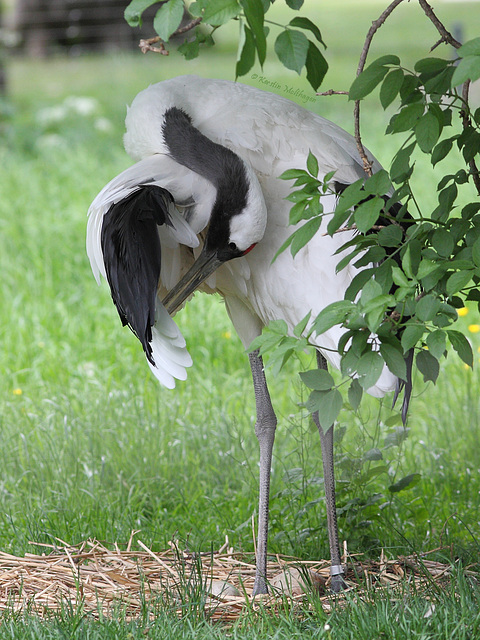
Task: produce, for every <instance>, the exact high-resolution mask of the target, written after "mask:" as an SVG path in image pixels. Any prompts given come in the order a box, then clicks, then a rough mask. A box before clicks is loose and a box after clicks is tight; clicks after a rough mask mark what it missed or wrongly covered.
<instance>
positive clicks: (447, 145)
mask: <svg viewBox="0 0 480 640" xmlns="http://www.w3.org/2000/svg"><path fill="white" fill-rule="evenodd" d="M452 145H453V139H452V138H447V139H446V140H442V141H441V142H439V143H438V144H437V145H436V147H435V148H434V149H433V151H432V165H433V166H435V165H436V164H437V162H440V160H443V159H444V158H445V157H446V156H447V155H448V154H449V153H450V150H451V148H452Z"/></svg>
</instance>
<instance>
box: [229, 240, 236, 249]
mask: <svg viewBox="0 0 480 640" xmlns="http://www.w3.org/2000/svg"><path fill="white" fill-rule="evenodd" d="M228 248H229V249H231V250H232V251H236V250H237V245H236V244H235V242H230V244H229V245H228Z"/></svg>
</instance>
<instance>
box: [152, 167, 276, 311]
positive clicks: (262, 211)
mask: <svg viewBox="0 0 480 640" xmlns="http://www.w3.org/2000/svg"><path fill="white" fill-rule="evenodd" d="M232 156H235V160H233V159H232V158H231V157H230V160H231V161H232V163H233V167H230V166H228V165H229V162H230V160H229V159H228V158H229V156H224V160H226V165H225V166H224V170H223V172H222V178H221V179H220V180H219V181H218V183H217V185H216V186H217V197H216V200H215V203H214V205H213V208H212V213H211V216H210V222H209V226H208V230H207V235H206V238H205V243H204V245H203V249H202V251H201V253H200V255H199V257H198V258H197V260H196V261H195V262H194V264H193V265H192V267H191V268H190V269H189V270H188V271H187V273H186V274H185V275H184V277H183V278H182V279H181V280H180V281H179V282H178V283H177V284H176V285H175V286H174V287H173V289H171V290H170V291H169V293H168V294H167V296H166V297H165V298H164V300H163V304H164V306H165V307H166V308H167V311H168V313H169V314H173V313H175V312H176V311H177V309H178V308H179V307H180V306H181V305H182V304H183V302H184V301H185V300H186V299H187V298H188V297H189V296H190V295H191V294H192V293H194V292H195V291H196V290H197V289H198V287H199V286H200V285H201V284H202V282H204V281H205V280H206V279H207V278H208V277H209V276H210V275H211V274H212V273H213V272H214V271H215V270H216V269H218V267H220V266H221V265H222V264H224V263H225V262H228V261H229V260H233V259H235V258H241V257H242V256H245V255H247V253H249V252H250V251H252V250H253V249H254V248H255V246H256V245H257V243H258V242H260V240H261V239H262V238H263V235H264V233H265V227H266V224H267V208H266V204H265V200H264V198H263V193H262V189H261V187H260V184H259V182H258V178H257V176H256V175H255V173H254V171H253V169H252V168H251V167H250V166H249V165H248V164H247V163H245V162H243V161H242V160H240V158H238V156H236V155H235V154H232ZM239 163H240V164H239ZM231 169H233V171H232V170H231Z"/></svg>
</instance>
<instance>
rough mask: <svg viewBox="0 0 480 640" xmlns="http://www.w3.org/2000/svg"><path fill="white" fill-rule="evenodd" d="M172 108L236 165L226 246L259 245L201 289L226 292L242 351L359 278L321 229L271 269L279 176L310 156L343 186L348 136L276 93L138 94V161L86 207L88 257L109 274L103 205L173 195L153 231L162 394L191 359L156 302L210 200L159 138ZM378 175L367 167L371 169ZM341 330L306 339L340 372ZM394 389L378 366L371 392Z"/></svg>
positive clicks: (283, 227) (188, 84)
mask: <svg viewBox="0 0 480 640" xmlns="http://www.w3.org/2000/svg"><path fill="white" fill-rule="evenodd" d="M172 108H176V109H180V110H182V112H185V113H186V114H187V115H188V116H189V118H190V119H191V124H192V125H193V127H195V128H196V129H198V130H199V131H200V132H201V133H202V134H203V135H204V136H206V138H208V139H210V140H211V141H213V142H215V143H217V144H219V145H222V146H223V147H225V148H227V149H230V150H232V151H234V153H235V154H236V155H237V156H238V157H239V158H241V160H242V161H243V163H244V168H245V175H246V178H247V181H248V185H249V188H248V194H247V202H246V206H245V207H244V210H243V211H242V213H241V214H240V215H236V216H234V218H232V224H231V227H230V233H231V236H230V240H232V238H233V239H234V240H235V244H236V245H238V246H239V247H241V248H242V250H243V249H247V247H248V248H250V246H251V245H253V244H255V245H256V246H255V247H254V248H253V250H251V251H249V252H248V253H246V254H245V255H242V256H240V257H237V258H235V259H234V260H229V261H226V262H225V263H224V264H222V265H221V266H219V268H217V269H216V271H215V272H213V273H212V274H211V275H210V276H209V277H208V278H207V279H206V280H205V282H204V283H203V284H202V286H201V288H202V289H203V290H205V291H207V292H209V293H212V292H215V291H216V292H218V293H220V294H221V295H222V296H223V298H224V299H225V303H226V307H227V311H228V313H229V316H230V318H231V320H232V322H233V324H234V327H235V329H236V331H237V333H238V334H239V336H240V338H241V340H242V342H243V344H244V345H245V347H248V346H249V345H250V343H251V341H252V340H253V339H254V338H255V337H256V336H257V335H259V334H260V332H261V331H262V328H263V327H264V326H266V325H267V324H268V323H269V322H270V321H271V320H278V319H283V320H285V322H286V323H287V326H288V328H289V330H290V331H293V328H294V327H295V325H296V324H297V323H298V322H300V320H301V319H302V318H304V317H305V315H306V314H307V313H308V312H311V314H312V317H315V316H316V315H317V314H318V313H319V312H320V311H321V310H322V309H323V308H324V307H326V306H327V305H328V304H330V303H332V302H335V301H337V300H341V299H343V297H344V294H345V291H346V289H347V287H348V285H349V284H350V282H351V280H352V278H353V277H354V275H355V274H356V270H355V268H354V267H351V266H350V267H347V268H345V269H343V270H342V271H341V272H339V273H336V265H337V263H338V261H339V259H340V257H339V256H335V255H334V254H335V252H336V251H337V249H338V248H339V247H340V246H341V245H342V244H344V243H345V241H346V240H347V238H346V237H345V234H343V233H342V234H337V235H335V236H333V237H330V236H328V235H324V226H325V225H322V227H321V228H320V231H319V232H318V233H317V234H316V236H315V237H314V238H313V239H312V240H311V241H310V242H309V243H308V245H307V246H306V247H305V248H304V249H302V250H301V251H300V252H299V253H298V254H297V255H296V257H295V258H293V257H292V256H291V254H290V252H289V251H288V250H287V251H284V252H283V253H282V254H281V255H280V256H279V257H278V258H277V259H276V260H275V262H273V263H272V259H273V257H274V255H275V253H276V252H277V250H278V248H279V247H280V246H281V245H282V244H283V242H284V241H285V240H286V239H287V237H288V236H289V235H290V234H291V233H292V232H293V231H294V228H293V227H291V226H289V224H288V219H289V210H290V207H291V203H290V202H289V201H287V200H285V197H286V196H287V195H288V193H289V192H290V191H291V183H290V182H288V181H283V180H279V179H278V177H279V176H280V175H281V174H282V173H283V172H284V171H285V170H287V169H292V168H303V167H305V164H306V159H307V156H308V153H309V151H310V150H311V151H312V153H313V154H314V155H315V156H316V157H317V159H318V163H319V167H320V173H321V174H323V175H325V174H327V173H329V172H331V171H335V180H336V181H338V182H340V183H344V184H350V183H352V182H354V181H356V180H358V179H359V178H361V177H363V176H364V172H363V166H362V163H361V159H360V157H359V154H358V151H357V148H356V144H355V140H354V138H353V137H352V136H351V135H349V134H348V133H346V132H345V131H344V130H343V129H341V128H339V127H338V126H336V125H334V124H333V123H331V122H329V121H328V120H325V119H324V118H322V117H320V116H318V115H316V114H314V113H311V112H309V111H307V110H305V109H303V108H302V107H300V106H298V105H296V104H295V103H293V102H291V101H289V100H286V99H284V98H282V97H280V96H277V95H274V94H271V93H267V92H265V91H261V90H259V89H256V88H252V87H249V86H245V85H242V84H238V83H233V82H228V81H222V80H205V79H202V78H198V77H195V76H183V77H178V78H174V79H172V80H166V81H163V82H160V83H158V84H155V85H152V86H150V87H148V88H147V89H146V90H144V91H142V92H141V93H139V94H138V95H137V96H136V98H135V99H134V101H133V103H132V105H131V107H130V108H129V110H128V114H127V117H126V127H127V132H126V134H125V138H124V143H125V148H126V150H127V152H128V153H129V154H130V155H131V156H132V158H133V159H134V160H136V161H137V164H134V165H133V166H132V167H130V168H129V169H127V170H126V171H124V172H123V173H121V174H120V175H119V176H117V177H116V178H114V179H113V180H112V181H111V182H110V183H109V184H108V185H107V186H106V187H105V188H104V189H103V190H102V191H101V192H100V193H99V194H98V196H97V197H96V198H95V200H94V202H93V203H92V205H91V207H90V210H89V220H88V229H87V251H88V256H89V258H90V262H91V265H92V269H93V272H94V274H95V276H96V278H97V280H98V279H99V275H100V274H101V275H103V276H104V277H106V274H105V266H104V256H103V251H102V245H101V239H100V237H101V227H102V220H103V217H104V215H105V213H106V212H107V211H108V210H109V208H110V207H111V205H112V204H113V203H116V202H119V201H121V200H122V199H123V198H125V197H126V196H127V195H129V194H131V193H132V192H134V191H135V190H136V189H138V188H139V186H141V185H158V186H160V187H161V188H163V189H165V190H166V191H168V192H169V193H170V194H171V195H172V197H173V201H174V203H172V204H171V206H170V207H169V211H170V215H171V222H172V225H170V226H168V225H161V226H158V233H159V236H160V244H161V250H162V254H161V271H160V281H159V289H158V297H157V305H156V321H155V327H154V329H153V334H152V350H153V359H154V361H155V365H152V364H151V363H149V364H150V366H151V368H152V371H153V372H154V373H155V375H156V376H157V378H158V379H159V380H160V382H161V383H162V384H164V385H165V386H167V387H169V388H172V387H174V386H175V378H177V379H185V377H186V367H188V366H190V364H191V359H190V357H189V355H188V352H187V351H186V346H185V341H184V340H183V337H182V336H181V334H180V331H179V330H178V328H177V326H176V324H175V323H174V322H173V321H172V320H171V318H170V316H169V315H168V313H167V312H166V310H165V308H164V306H163V305H162V302H161V300H162V299H163V298H164V296H165V295H166V293H167V292H168V291H170V290H171V289H172V288H173V287H174V285H175V284H176V283H177V282H178V281H179V279H180V278H181V277H182V276H183V275H184V274H185V273H186V272H187V271H188V270H189V269H190V267H191V266H192V264H193V263H194V261H195V259H196V258H197V257H198V255H199V254H200V251H201V249H202V245H203V243H204V240H205V235H206V233H207V230H208V225H209V222H210V217H211V212H212V207H213V206H214V203H215V199H216V197H217V188H216V186H215V184H214V183H213V182H212V181H211V180H210V179H208V178H206V177H205V176H204V175H200V173H199V172H198V171H196V170H193V169H192V168H189V167H188V166H185V165H184V164H181V163H179V162H178V160H176V159H175V157H173V156H172V153H171V148H170V146H169V145H168V144H167V142H166V139H165V113H166V112H167V111H168V110H169V109H172ZM190 151H191V149H190ZM379 168H380V165H379V164H378V163H377V162H376V161H375V164H374V166H373V169H374V170H378V169H379ZM320 177H322V175H320ZM335 203H336V197H335V196H334V195H326V196H324V198H323V206H324V210H325V211H326V212H329V211H331V212H333V211H334V208H335ZM244 236H245V237H244ZM242 243H243V245H244V246H243V245H242ZM341 335H342V329H341V328H339V327H334V328H332V329H330V330H329V331H327V332H326V333H324V334H323V335H321V336H317V337H316V338H315V339H314V340H313V342H312V344H313V346H315V347H317V348H319V349H320V350H321V351H322V353H323V354H324V356H325V357H326V359H327V360H328V361H329V362H330V363H332V364H333V365H334V366H335V367H337V368H338V367H339V361H340V358H339V355H338V353H337V352H336V349H337V345H338V340H339V338H340V336H341ZM395 384H396V378H395V376H393V375H392V374H391V373H390V372H389V371H388V370H387V369H386V368H385V369H384V371H383V373H382V375H381V377H380V379H379V380H378V382H377V384H376V385H375V387H373V388H372V389H370V390H369V393H371V394H372V395H375V396H382V395H384V394H385V392H387V391H390V390H392V389H394V388H395Z"/></svg>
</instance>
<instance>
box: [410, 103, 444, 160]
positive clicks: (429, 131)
mask: <svg viewBox="0 0 480 640" xmlns="http://www.w3.org/2000/svg"><path fill="white" fill-rule="evenodd" d="M439 136H440V123H439V122H438V119H437V118H436V117H435V116H434V115H433V113H432V112H431V111H427V113H425V114H424V115H423V116H422V117H421V118H420V119H419V120H418V122H417V124H416V125H415V137H416V139H417V143H418V146H419V147H420V149H421V150H422V151H423V152H424V153H430V151H431V150H432V149H433V147H434V146H435V145H436V144H437V140H438V138H439Z"/></svg>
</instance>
